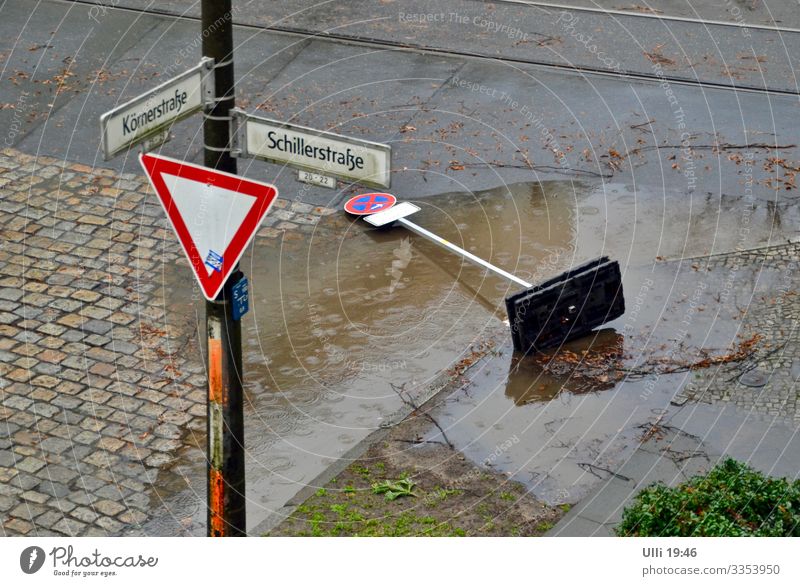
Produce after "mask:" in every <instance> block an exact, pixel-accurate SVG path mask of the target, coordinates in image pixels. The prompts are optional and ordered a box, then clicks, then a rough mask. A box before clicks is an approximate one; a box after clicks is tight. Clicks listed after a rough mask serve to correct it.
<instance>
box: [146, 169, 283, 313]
mask: <svg viewBox="0 0 800 586" xmlns="http://www.w3.org/2000/svg"><path fill="white" fill-rule="evenodd" d="M139 161H140V162H141V164H142V167H143V168H144V170H145V173H146V174H147V177H148V178H149V179H150V184H151V185H152V186H153V189H154V190H155V192H156V195H157V196H158V200H159V201H160V202H161V205H162V206H163V208H164V211H165V212H166V214H167V218H168V219H169V221H170V223H171V224H172V228H173V229H174V230H175V234H177V236H178V240H179V241H180V243H181V246H182V247H183V250H184V252H185V253H186V257H187V258H188V259H189V264H190V265H191V267H192V270H193V271H194V274H195V277H197V282H198V283H199V284H200V289H201V290H202V291H203V295H204V296H205V298H206V299H208V300H209V301H213V300H214V299H216V297H217V295H219V292H220V290H221V289H222V286H223V285H224V284H225V281H226V280H227V278H228V276H230V274H231V272H232V271H233V270H234V268H235V267H236V264H237V263H238V262H239V259H240V258H241V256H242V254H244V251H245V248H247V245H248V244H249V243H250V240H251V239H252V238H253V235H254V234H255V232H256V230H258V227H259V226H260V225H261V222H262V221H263V219H264V216H266V214H267V211H268V210H269V208H270V206H271V205H272V203H273V202H274V201H275V199H276V198H277V197H278V190H277V188H276V187H275V186H274V185H270V184H269V183H260V182H257V181H251V180H249V179H245V178H244V177H240V176H238V175H233V174H231V173H223V172H222V171H215V170H214V169H209V168H208V167H202V166H200V165H194V164H191V163H186V162H184V161H178V160H176V159H170V158H168V157H162V156H160V155H152V154H142V155H140V156H139Z"/></svg>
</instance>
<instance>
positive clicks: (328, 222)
mask: <svg viewBox="0 0 800 586" xmlns="http://www.w3.org/2000/svg"><path fill="white" fill-rule="evenodd" d="M587 194H588V190H587V189H586V187H585V186H583V185H581V184H574V183H571V182H550V183H542V184H517V185H510V186H504V187H502V188H498V189H495V190H491V191H486V192H479V193H475V194H463V193H452V194H443V195H440V196H436V197H430V198H426V199H424V200H420V201H416V202H415V203H417V204H418V205H419V206H420V207H421V208H422V210H421V211H420V212H418V213H417V214H416V215H415V216H414V217H413V218H411V219H412V220H413V221H415V222H417V223H419V224H420V225H421V226H424V227H425V228H427V229H429V230H431V231H433V232H435V233H437V234H440V235H441V236H443V237H445V238H447V239H448V240H450V241H451V242H454V243H456V244H459V245H460V246H463V247H464V248H466V249H468V250H470V251H471V252H473V253H475V254H478V255H480V256H482V257H483V258H486V259H488V260H490V261H491V262H493V263H494V264H496V265H498V266H500V267H502V268H504V269H506V270H508V271H510V272H513V273H515V274H517V275H519V276H520V277H522V278H524V279H528V280H532V281H535V280H540V279H542V278H545V277H547V276H550V275H551V274H555V273H557V272H559V271H561V270H563V269H565V268H567V267H568V266H570V264H572V263H573V262H574V258H573V257H574V246H575V242H576V237H577V220H578V209H579V207H580V205H581V201H582V200H583V199H584V198H585V197H586V196H587ZM242 267H243V270H244V272H245V274H247V275H248V277H249V279H250V288H251V311H250V315H249V316H248V317H247V318H246V320H245V323H244V328H243V340H244V342H243V353H244V362H245V369H246V370H245V379H246V380H245V393H246V407H245V408H246V411H245V419H246V429H245V433H246V447H247V458H248V460H247V491H248V492H247V496H248V498H249V499H250V501H249V502H248V525H249V527H250V528H253V527H256V526H257V525H258V524H259V523H260V522H262V521H263V520H265V519H266V518H267V517H269V516H270V514H272V513H273V512H274V511H276V510H278V509H279V508H280V507H281V506H282V505H283V504H284V503H285V502H287V501H288V500H289V499H290V498H291V497H292V496H293V495H294V494H295V493H296V492H297V491H298V490H300V489H301V488H303V487H304V486H305V485H306V484H307V483H310V482H312V481H313V479H314V478H315V477H316V476H317V475H318V474H320V473H322V472H323V471H324V470H325V468H326V467H327V466H328V465H330V464H331V463H333V462H334V461H336V460H338V459H340V458H341V457H343V456H344V455H345V454H346V453H347V451H348V450H350V449H351V448H353V447H354V446H355V445H356V444H357V443H358V442H359V441H361V440H362V439H364V438H365V437H366V436H367V435H369V433H371V432H372V431H374V430H376V429H378V428H380V427H381V426H382V425H386V424H387V423H388V422H390V421H391V420H392V416H393V415H394V414H395V413H397V412H398V410H400V409H401V408H402V407H403V406H404V403H403V400H401V398H400V396H399V393H401V392H402V393H404V395H403V396H404V397H406V399H408V398H411V400H414V397H418V396H421V395H425V393H426V391H427V390H428V389H429V387H430V386H431V385H432V384H433V383H434V382H435V381H437V379H439V378H440V376H441V375H442V373H444V372H446V371H447V370H449V369H451V368H452V367H454V366H455V365H457V364H458V363H459V362H460V361H461V360H463V359H464V358H465V357H469V356H470V353H471V351H472V349H473V348H474V347H477V346H479V345H481V344H483V343H484V342H485V341H486V339H487V338H489V337H493V336H495V335H496V333H497V331H498V329H500V330H502V329H503V327H504V326H503V324H502V321H503V320H504V319H505V309H504V305H503V300H504V298H505V296H506V295H508V294H510V293H512V292H516V291H517V289H518V287H517V286H516V285H514V284H510V283H507V282H505V281H503V280H500V279H499V278H497V277H494V276H490V275H488V274H487V273H485V272H484V271H482V270H481V269H478V268H476V267H473V266H472V265H469V264H467V263H464V262H462V261H461V259H460V258H458V257H456V256H454V255H451V254H450V253H446V252H444V251H442V250H441V249H439V248H437V247H436V246H434V245H432V244H430V243H428V242H426V241H425V240H423V239H421V238H419V237H417V236H415V235H413V234H411V233H409V232H408V231H406V230H404V229H403V228H399V227H398V228H391V229H383V230H376V229H373V228H371V227H369V226H368V225H367V224H366V223H364V222H363V221H361V220H356V219H353V218H351V217H347V216H345V215H344V214H336V215H334V216H329V217H327V218H323V219H322V220H321V222H320V224H319V225H318V226H317V227H316V229H315V230H314V232H313V233H311V234H307V235H302V236H300V235H291V236H287V237H284V238H283V239H266V238H257V239H256V241H255V244H254V246H253V247H252V254H251V255H250V256H249V257H245V259H244V261H243V263H242ZM180 272H185V271H167V274H168V278H170V282H168V283H167V290H166V291H165V295H167V296H168V298H172V299H188V298H190V297H191V295H190V294H189V292H188V291H186V290H185V287H186V284H187V282H188V278H187V276H186V275H183V274H178V275H176V274H175V273H180ZM185 310H186V311H187V312H191V311H193V308H192V307H191V306H189V305H187V306H186V308H185ZM405 393H408V394H407V395H406V394H405ZM198 443H200V442H198ZM195 452H198V453H194V454H193V455H192V456H190V457H187V459H186V460H187V462H188V463H185V464H182V465H181V466H182V467H181V466H179V467H178V468H176V470H174V471H173V472H174V473H175V474H177V475H178V476H183V477H185V479H186V482H187V483H188V485H189V486H188V487H187V488H186V489H185V490H184V493H185V494H183V496H182V497H181V498H175V499H173V501H172V502H170V501H169V500H167V505H168V507H169V509H170V511H169V512H168V513H167V514H165V515H159V516H160V517H162V518H166V519H170V521H169V522H170V523H172V522H173V521H172V519H173V518H175V519H184V522H183V526H182V527H183V528H185V527H187V526H189V527H190V529H189V530H188V531H189V532H200V533H202V527H203V526H204V525H203V524H204V523H205V511H204V507H205V505H204V497H203V491H204V489H203V478H204V475H205V468H204V462H203V460H202V459H201V458H202V453H201V452H200V450H195ZM187 495H188V496H187ZM175 507H179V508H180V510H179V511H177V510H175ZM189 517H191V518H192V519H193V522H191V523H187V522H186V521H185V519H187V518H189ZM198 528H199V529H198ZM156 530H158V531H160V532H163V531H165V528H164V527H163V526H159V527H158V528H157V529H155V528H154V531H156Z"/></svg>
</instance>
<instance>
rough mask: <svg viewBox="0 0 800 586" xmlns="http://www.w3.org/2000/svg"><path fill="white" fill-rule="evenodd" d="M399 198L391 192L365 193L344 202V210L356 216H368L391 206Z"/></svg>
mask: <svg viewBox="0 0 800 586" xmlns="http://www.w3.org/2000/svg"><path fill="white" fill-rule="evenodd" d="M395 202H397V198H396V197H395V196H393V195H392V194H391V193H364V194H362V195H355V196H353V197H351V198H350V199H348V200H347V202H345V204H344V211H346V212H347V213H348V214H353V215H354V216H368V215H370V214H374V213H376V212H381V211H384V210H388V209H389V208H391V207H392V206H393V205H394V204H395Z"/></svg>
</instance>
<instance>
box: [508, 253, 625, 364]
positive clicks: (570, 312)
mask: <svg viewBox="0 0 800 586" xmlns="http://www.w3.org/2000/svg"><path fill="white" fill-rule="evenodd" d="M506 310H507V311H508V321H509V324H510V325H511V337H512V339H513V341H514V350H516V351H518V352H524V353H529V352H533V353H535V352H538V351H540V350H543V349H545V348H549V347H552V346H559V345H561V344H563V343H564V342H566V341H568V340H572V339H574V338H578V337H581V336H585V335H587V334H588V333H589V332H591V331H592V330H593V329H594V328H596V327H598V326H601V325H603V324H604V323H607V322H609V321H611V320H614V319H617V318H618V317H620V316H621V315H623V314H624V313H625V298H624V297H623V294H622V273H621V272H620V268H619V263H618V262H617V261H611V260H609V258H608V257H607V256H603V257H600V258H598V259H595V260H592V261H589V262H587V263H584V264H582V265H580V266H577V267H575V268H573V269H570V270H568V271H567V272H565V273H562V274H561V275H558V276H557V277H554V278H552V279H549V280H547V281H545V282H544V283H541V284H540V285H537V286H535V287H531V288H530V289H528V290H526V291H522V292H520V293H517V294H515V295H511V296H509V297H507V298H506Z"/></svg>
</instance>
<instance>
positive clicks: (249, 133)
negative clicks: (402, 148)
mask: <svg viewBox="0 0 800 586" xmlns="http://www.w3.org/2000/svg"><path fill="white" fill-rule="evenodd" d="M231 116H232V117H233V124H232V126H231V144H232V145H233V151H232V154H233V155H234V156H236V157H252V158H256V159H261V160H264V161H269V162H271V163H278V164H283V165H289V166H290V167H295V168H297V169H302V170H305V171H312V172H314V173H320V174H322V175H332V176H334V177H340V178H342V179H349V180H351V181H355V182H357V183H363V184H364V185H373V186H376V187H389V185H390V184H391V163H392V147H390V146H389V145H387V144H381V143H378V142H372V141H369V140H361V139H357V138H351V137H349V136H343V135H341V134H335V133H333V132H326V131H324V130H315V129H313V128H308V127H307V126H300V125H298V124H290V123H288V122H279V121H278V120H270V119H269V118H262V117H260V116H253V115H252V114H248V113H247V112H244V111H243V110H238V109H233V110H231Z"/></svg>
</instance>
